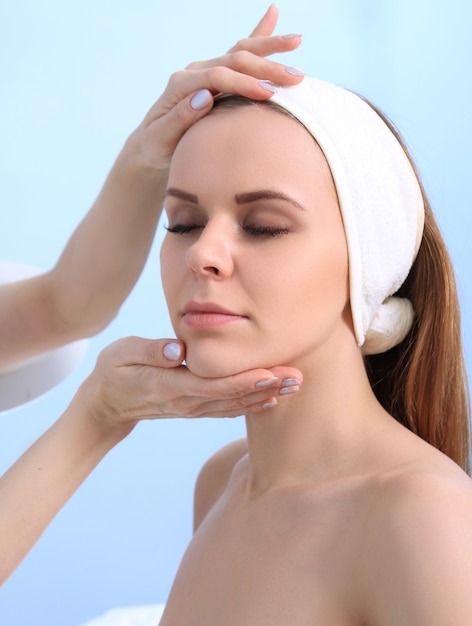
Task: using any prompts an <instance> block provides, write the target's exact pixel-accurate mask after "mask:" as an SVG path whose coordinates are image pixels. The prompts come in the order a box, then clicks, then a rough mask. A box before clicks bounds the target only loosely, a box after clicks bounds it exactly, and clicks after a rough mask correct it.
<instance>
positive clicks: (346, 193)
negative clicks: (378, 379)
mask: <svg viewBox="0 0 472 626" xmlns="http://www.w3.org/2000/svg"><path fill="white" fill-rule="evenodd" d="M271 102H275V103H276V104H278V105H279V106H281V107H282V108H284V109H286V110H287V111H289V112H290V113H291V114H292V115H294V117H296V118H297V119H298V120H299V121H300V122H301V123H302V124H303V125H304V126H305V128H306V129H307V130H308V131H309V132H310V133H311V134H312V135H313V137H314V138H315V139H316V141H317V143H318V144H319V146H320V148H321V149H322V151H323V153H324V155H325V157H326V160H327V161H328V164H329V166H330V169H331V173H332V176H333V179H334V183H335V185H336V190H337V194H338V199H339V204H340V208H341V213H342V218H343V223H344V230H345V232H346V239H347V246H348V253H349V280H350V298H351V310H352V316H353V322H354V331H355V334H356V339H357V342H358V344H359V345H360V346H363V351H364V353H366V354H374V353H379V352H384V351H385V350H388V349H389V348H391V347H393V346H394V345H396V344H398V343H399V342H400V341H401V340H402V339H403V338H404V337H405V336H406V334H407V333H408V331H409V329H410V328H411V324H412V321H413V310H412V306H411V304H410V303H409V302H408V301H404V300H403V299H400V298H390V296H392V294H394V293H395V292H396V291H397V290H398V288H399V287H400V286H401V285H402V283H403V282H404V280H405V278H406V277H407V275H408V272H409V271H410V268H411V266H412V264H413V261H414V259H415V257H416V253H417V251H418V248H419V243H420V241H421V237H422V232H423V222H424V205H423V199H422V195H421V190H420V186H419V183H418V180H417V178H416V175H415V173H414V171H413V168H412V166H411V164H410V162H409V160H408V157H407V156H406V154H405V151H404V150H403V148H402V146H401V145H400V143H399V142H398V140H397V138H396V137H395V136H394V134H393V133H392V132H391V130H390V129H389V128H388V126H387V125H386V124H385V122H384V121H383V120H382V119H381V118H380V116H379V115H378V114H377V113H376V112H375V111H374V110H373V109H372V107H371V106H370V105H368V104H367V103H366V102H365V101H364V100H362V98H360V97H359V96H357V95H355V94H353V93H352V92H350V91H348V90H346V89H343V88H341V87H338V86H336V85H333V84H331V83H327V82H324V81H321V80H318V79H315V78H310V77H305V78H304V79H303V81H302V82H301V83H300V84H299V85H296V86H294V87H281V88H279V90H278V91H277V93H275V94H274V95H273V96H272V97H271ZM374 318H376V322H375V332H373V333H370V334H369V329H370V328H371V326H372V322H373V320H374ZM364 344H365V345H364Z"/></svg>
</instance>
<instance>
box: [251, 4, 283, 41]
mask: <svg viewBox="0 0 472 626" xmlns="http://www.w3.org/2000/svg"><path fill="white" fill-rule="evenodd" d="M278 19H279V10H278V9H277V7H276V6H275V4H271V5H270V6H269V8H268V9H267V11H266V12H265V13H264V15H263V16H262V18H261V19H260V20H259V23H258V24H257V26H256V28H255V29H254V30H253V31H252V33H251V35H250V36H251V37H260V36H263V35H271V34H272V33H273V32H274V29H275V27H276V25H277V20H278Z"/></svg>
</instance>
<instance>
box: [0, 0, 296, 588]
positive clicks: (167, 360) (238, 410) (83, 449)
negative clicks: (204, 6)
mask: <svg viewBox="0 0 472 626" xmlns="http://www.w3.org/2000/svg"><path fill="white" fill-rule="evenodd" d="M276 22H277V10H276V8H275V7H274V6H272V7H270V8H269V10H268V12H267V13H266V15H265V16H264V17H263V19H262V20H261V22H260V23H259V25H258V26H257V27H256V29H255V31H254V32H253V34H252V36H251V37H249V38H246V39H243V40H241V41H240V42H239V43H238V44H236V46H234V48H232V49H231V50H230V51H229V52H228V53H227V54H226V55H223V56H222V57H218V58H216V59H211V60H208V61H201V62H198V63H193V64H192V65H191V66H189V67H188V68H187V69H186V70H183V71H181V72H177V73H176V74H175V75H173V76H172V77H171V78H170V80H169V83H168V85H167V87H166V89H165V91H164V93H163V94H162V96H161V97H160V98H159V99H158V100H157V102H156V103H155V104H154V105H153V106H152V107H151V109H150V111H149V112H148V114H147V115H146V117H145V119H144V121H143V122H142V124H141V125H140V126H139V127H138V128H137V129H136V131H135V132H134V133H132V135H131V136H130V137H129V139H128V140H127V142H126V144H125V146H124V148H123V150H122V151H121V153H120V154H119V156H118V158H117V160H116V162H115V164H114V166H113V168H112V171H111V172H110V174H109V176H108V178H107V180H106V182H105V184H104V187H103V189H102V191H101V193H100V194H99V197H98V198H97V201H96V202H95V204H94V206H93V207H92V208H91V210H90V211H89V213H88V214H87V216H86V217H85V219H84V220H83V222H82V223H81V224H80V225H79V227H78V228H77V230H76V231H75V233H74V234H73V236H72V237H71V239H70V241H69V243H68V245H67V246H66V248H65V250H64V252H63V254H62V255H61V258H60V259H59V261H58V263H57V265H56V267H55V268H53V270H51V271H50V272H47V273H45V274H43V275H41V276H38V277H35V278H32V279H30V280H26V281H20V282H17V283H12V284H7V285H1V286H0V329H1V331H0V335H1V354H0V370H1V369H2V368H3V367H6V368H8V367H11V366H13V365H14V364H15V363H18V362H21V361H22V360H25V359H27V358H30V357H32V356H34V355H37V354H39V353H41V352H43V351H46V350H51V349H53V348H55V347H56V346H58V345H62V344H64V343H67V342H69V341H72V340H73V339H77V338H78V337H80V336H83V335H87V334H91V333H93V332H98V330H99V329H100V328H102V327H103V326H104V325H106V324H107V323H108V322H109V321H110V319H111V318H112V317H113V316H114V315H115V314H116V312H117V310H118V307H119V306H120V304H121V302H122V301H123V299H124V298H125V296H126V295H127V293H128V291H129V290H130V289H131V287H132V285H133V284H134V282H135V280H136V279H137V277H138V275H139V273H140V271H141V268H142V266H143V264H144V261H145V259H146V257H147V253H148V250H149V246H150V244H151V241H152V236H153V233H154V229H155V225H156V222H157V219H158V217H159V215H160V212H161V207H162V202H161V200H162V194H163V192H164V189H165V187H166V181H167V175H168V167H169V160H170V157H171V155H172V153H173V150H174V149H175V146H176V144H177V143H178V141H179V139H180V138H181V137H182V135H183V134H184V133H185V131H186V130H187V129H188V128H189V127H190V126H191V125H192V124H193V123H195V122H196V121H197V120H199V119H201V118H202V117H204V116H205V115H206V114H207V113H208V112H209V111H210V110H211V108H212V106H213V95H214V94H216V93H220V92H225V91H229V90H231V91H232V92H234V93H239V94H241V95H246V96H248V97H251V98H256V99H259V98H260V99H267V98H269V97H270V95H271V93H272V92H271V91H268V90H267V89H266V88H265V87H267V84H268V83H267V82H266V81H269V82H270V84H271V85H272V84H273V83H276V84H282V85H283V84H295V83H297V82H299V81H300V80H302V76H295V75H293V74H292V73H290V72H288V71H287V69H286V67H285V66H284V65H281V64H279V63H275V62H273V61H270V60H268V59H266V58H265V56H267V55H270V54H272V53H275V52H287V51H290V50H293V49H295V48H296V47H297V46H298V45H300V42H301V38H300V37H299V36H291V37H289V38H284V37H280V36H272V31H273V29H274V27H275V24H276ZM195 96H199V98H198V107H195V106H193V105H194V104H195V102H194V97H195ZM202 96H203V99H202ZM169 344H173V345H171V347H172V350H171V353H170V354H169V353H168V352H166V350H167V349H168V348H169ZM185 358H186V347H185V344H184V343H183V342H181V341H177V340H175V339H174V340H172V339H157V340H150V339H142V338H139V337H128V338H125V339H122V340H119V341H117V342H115V343H114V344H112V345H111V346H109V347H108V348H106V349H105V350H104V351H103V352H102V353H101V354H100V356H99V358H98V360H97V364H96V367H95V369H94V370H93V372H92V373H91V374H90V376H89V377H88V378H87V379H86V380H85V381H84V383H83V384H82V385H81V387H80V388H79V390H78V392H77V393H76V395H75V396H74V398H73V400H72V402H71V404H70V405H69V407H68V408H67V409H66V410H65V412H64V413H63V415H62V416H61V417H59V419H58V420H57V421H56V423H55V424H53V426H52V427H51V428H49V429H48V430H47V432H45V433H44V434H43V436H42V437H41V438H40V439H38V441H36V442H35V443H34V444H33V445H32V446H31V447H30V448H29V450H27V451H26V452H25V453H24V454H23V455H22V456H21V457H20V458H19V459H18V460H17V461H16V463H14V465H13V466H12V467H11V468H10V469H9V470H8V471H7V472H6V473H5V474H4V475H3V476H2V477H0V585H1V584H2V583H3V582H4V581H5V580H6V579H7V578H8V577H9V576H10V574H11V573H12V572H13V571H14V569H15V568H16V567H17V566H18V565H19V563H20V562H21V560H22V559H23V558H24V557H25V555H26V554H27V553H28V551H29V550H30V549H31V547H32V546H33V545H34V543H35V542H36V541H37V539H38V538H39V537H40V535H41V533H42V532H43V531H44V529H45V528H46V527H47V525H48V524H49V523H50V521H51V520H52V518H53V517H54V515H55V514H56V513H57V512H58V511H59V510H60V508H61V507H62V506H63V505H64V504H65V502H66V501H67V500H68V499H69V498H70V497H71V496H72V494H73V493H74V492H75V491H76V489H77V488H78V487H79V486H80V484H81V483H82V482H83V481H84V480H85V478H86V477H87V476H88V474H89V473H90V472H91V471H93V469H94V468H95V466H96V465H97V463H99V462H100V460H101V459H102V458H103V457H104V456H105V455H106V454H107V453H108V452H109V451H110V450H111V449H112V448H113V447H114V446H115V445H117V444H118V443H119V442H120V441H121V440H122V439H124V438H125V437H126V436H127V435H128V434H129V433H130V432H131V431H132V430H133V428H134V427H135V426H136V424H137V423H138V422H139V421H141V420H150V419H152V420H156V419H162V418H170V417H188V418H197V417H203V416H205V417H235V416H238V415H242V414H243V413H244V412H245V411H247V410H251V411H255V412H258V411H260V412H264V411H265V410H266V409H267V407H268V406H273V405H276V404H277V403H278V402H279V401H280V402H281V403H284V401H286V400H285V399H284V396H283V394H282V395H280V394H281V390H282V389H284V388H287V385H286V384H285V383H284V381H285V380H286V379H289V380H291V379H293V378H294V377H297V378H298V379H299V380H302V379H303V376H302V374H301V373H300V372H299V371H298V370H297V369H296V368H293V367H290V366H285V365H278V363H280V362H279V361H278V360H276V361H275V362H273V363H271V364H270V366H269V367H267V368H266V367H258V366H257V367H255V368H251V369H250V370H246V369H245V370H239V371H237V372H236V371H235V372H232V374H231V375H229V376H221V377H214V378H211V379H210V378H208V377H201V376H198V375H197V374H195V373H193V372H192V371H191V370H190V369H189V368H188V367H186V365H185V364H184V363H183V362H184V360H185ZM289 387H290V385H289ZM287 400H288V398H287Z"/></svg>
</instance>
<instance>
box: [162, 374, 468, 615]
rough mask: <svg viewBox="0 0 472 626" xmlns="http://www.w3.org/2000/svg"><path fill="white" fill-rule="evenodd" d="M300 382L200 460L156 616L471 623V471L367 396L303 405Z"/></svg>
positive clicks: (306, 395) (305, 394)
mask: <svg viewBox="0 0 472 626" xmlns="http://www.w3.org/2000/svg"><path fill="white" fill-rule="evenodd" d="M309 387H310V385H309V384H307V381H305V383H304V388H303V391H302V392H301V393H300V394H299V395H298V396H297V397H296V398H294V399H293V402H292V403H291V405H290V408H287V410H284V409H283V408H280V407H279V408H277V409H273V410H272V411H273V412H274V413H275V414H277V416H275V415H274V416H270V421H269V422H264V424H263V425H261V420H257V422H258V423H257V424H255V422H256V420H255V419H254V418H251V417H249V418H248V440H247V441H246V440H240V441H237V442H234V443H233V444H230V445H229V446H227V447H226V448H224V449H223V450H222V451H220V452H219V453H217V454H216V455H215V456H214V457H212V458H211V459H210V460H209V461H208V462H207V464H206V465H205V466H204V468H203V469H202V471H201V474H200V476H199V479H198V482H197V486H196V494H195V535H194V538H193V540H192V542H191V543H190V546H189V548H188V550H187V552H186V554H185V556H184V558H183V560H182V563H181V566H180V569H179V571H178V574H177V577H176V580H175V582H174V587H173V589H172V592H171V595H170V597H169V600H168V603H167V607H166V612H165V615H164V618H163V620H162V621H161V625H162V626H167V625H171V624H172V625H173V624H182V625H187V624H196V623H198V624H200V623H205V624H232V623H234V624H238V625H252V624H257V625H258V626H259V625H261V626H265V625H267V626H269V625H271V626H278V625H280V626H286V624H290V625H293V626H298V625H303V626H304V625H318V624H329V625H330V626H400V625H401V626H409V625H410V624H415V626H417V625H419V626H423V625H424V626H427V625H428V626H431V625H433V626H444V625H445V624H451V625H452V624H465V623H468V620H470V615H471V609H472V607H471V601H470V593H469V582H468V581H470V579H471V578H470V577H471V575H472V566H471V556H472V550H471V546H472V529H471V524H470V520H471V519H472V486H471V481H470V479H469V477H468V476H467V475H465V474H464V473H463V472H462V470H460V469H459V468H458V467H457V466H456V465H455V464H454V463H452V461H450V460H449V459H447V457H445V456H443V455H442V454H441V453H439V452H438V451H437V450H435V449H434V448H431V447H430V446H429V445H428V444H426V443H425V442H423V441H422V440H420V439H419V438H417V437H416V436H415V435H413V434H412V433H410V432H409V431H407V430H406V429H405V428H404V427H403V426H401V425H400V424H398V423H397V422H396V421H395V420H394V419H393V418H392V417H390V416H389V415H387V414H386V413H385V412H384V411H383V410H382V409H381V408H380V407H378V406H376V402H375V400H373V399H372V398H371V399H370V405H371V406H370V407H368V410H367V411H366V412H363V411H360V412H358V411H357V410H352V409H350V410H349V411H348V412H347V411H345V410H344V411H340V413H339V415H338V416H336V415H334V412H333V414H331V415H329V416H328V415H324V416H322V415H320V414H318V415H316V413H317V411H316V409H315V410H312V411H308V413H305V414H304V415H303V405H305V403H306V402H307V401H308V399H309V397H310V395H311V396H312V398H311V400H314V398H313V396H314V393H310V392H315V389H309ZM343 387H344V385H343ZM368 395H369V394H368V390H367V396H368ZM367 399H368V398H367ZM317 404H319V403H317V402H316V400H315V401H314V402H313V404H312V403H311V402H310V405H311V406H312V407H313V406H316V405H317ZM346 421H348V422H349V426H348V427H346ZM274 423H275V425H274ZM264 439H267V441H270V440H271V439H272V442H271V443H272V444H273V445H268V444H265V445H264ZM307 440H309V441H310V443H309V444H308V445H307ZM297 449H298V450H301V451H302V453H301V454H295V451H296V450H297ZM328 456H329V459H328V462H326V461H327V457H328ZM262 467H263V468H264V472H263V477H264V478H263V482H261V480H260V477H261V474H260V468H262ZM258 469H259V471H258ZM269 470H270V471H271V474H272V480H270V481H268V480H267V477H268V476H269V475H270V474H269ZM182 598H185V602H183V601H182Z"/></svg>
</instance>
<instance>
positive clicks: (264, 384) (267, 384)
mask: <svg viewBox="0 0 472 626" xmlns="http://www.w3.org/2000/svg"><path fill="white" fill-rule="evenodd" d="M278 380H279V379H278V378H277V376H272V378H266V379H265V380H260V381H259V382H257V383H256V384H255V385H254V386H255V387H270V385H273V384H274V383H276V382H277V381H278Z"/></svg>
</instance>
